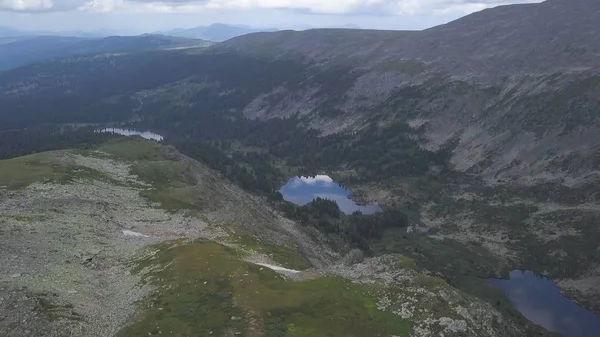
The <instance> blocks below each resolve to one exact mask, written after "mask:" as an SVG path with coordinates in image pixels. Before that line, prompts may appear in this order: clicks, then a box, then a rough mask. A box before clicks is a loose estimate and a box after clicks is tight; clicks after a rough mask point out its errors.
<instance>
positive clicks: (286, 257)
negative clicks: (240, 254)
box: [228, 236, 309, 270]
mask: <svg viewBox="0 0 600 337" xmlns="http://www.w3.org/2000/svg"><path fill="white" fill-rule="evenodd" d="M257 240H258V239H255V238H252V237H250V236H230V237H229V238H228V242H231V243H234V244H236V245H238V246H239V247H240V249H242V250H244V251H246V250H248V251H249V252H259V253H262V254H265V255H267V256H269V257H270V258H272V259H273V260H274V261H275V262H276V263H278V264H279V265H281V266H283V267H285V268H289V269H294V270H305V269H308V268H309V265H308V264H307V263H306V261H305V259H304V257H303V256H302V254H301V253H300V252H299V251H298V248H297V247H295V245H286V246H285V247H284V246H280V245H274V244H270V243H266V242H260V241H257Z"/></svg>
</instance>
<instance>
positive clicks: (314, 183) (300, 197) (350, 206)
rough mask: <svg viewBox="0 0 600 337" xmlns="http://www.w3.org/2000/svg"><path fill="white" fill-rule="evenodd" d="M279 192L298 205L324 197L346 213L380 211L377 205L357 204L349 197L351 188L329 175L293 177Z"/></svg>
mask: <svg viewBox="0 0 600 337" xmlns="http://www.w3.org/2000/svg"><path fill="white" fill-rule="evenodd" d="M279 192H280V193H281V194H282V195H283V198H284V199H285V200H287V201H290V202H293V203H294V204H296V205H306V204H308V203H309V202H311V201H312V200H314V199H316V198H323V199H329V200H332V201H335V202H336V203H337V204H338V206H339V207H340V210H341V211H342V212H344V213H345V214H352V213H354V212H356V211H360V212H362V213H363V214H372V213H375V212H377V211H379V206H377V205H358V204H356V203H355V202H354V201H352V200H351V199H350V198H348V196H349V195H350V190H348V189H346V188H344V187H342V186H340V185H339V184H336V183H335V182H333V179H331V178H330V177H329V176H327V175H317V176H314V177H295V178H292V179H290V180H289V181H288V183H287V184H285V186H283V187H282V188H281V189H280V190H279Z"/></svg>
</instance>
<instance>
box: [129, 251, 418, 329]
mask: <svg viewBox="0 0 600 337" xmlns="http://www.w3.org/2000/svg"><path fill="white" fill-rule="evenodd" d="M157 248H158V249H159V250H158V254H157V255H155V256H154V257H152V258H149V259H147V260H144V261H141V262H140V263H139V264H138V265H137V266H136V268H135V271H136V272H140V271H142V270H146V271H148V270H149V272H148V273H147V274H146V281H147V282H150V283H151V284H153V285H155V286H157V287H158V289H159V290H158V293H157V294H156V295H155V296H153V297H152V298H153V299H152V300H150V301H149V302H148V303H146V306H145V308H144V310H143V312H142V314H140V316H139V317H138V318H137V320H136V321H135V323H133V324H132V325H130V326H128V327H126V328H124V329H123V330H122V331H121V332H120V333H119V335H118V336H122V337H125V336H127V337H129V336H148V335H149V334H150V335H155V334H168V335H171V336H230V335H235V333H236V332H239V333H241V335H244V336H252V335H266V336H273V337H276V336H277V337H281V336H294V337H301V336H306V337H309V336H310V337H320V336H322V337H327V336H356V337H359V336H390V335H396V336H407V335H408V334H409V332H410V331H411V325H410V323H407V322H405V321H403V320H401V319H400V318H399V317H397V316H395V315H394V314H392V313H387V312H383V311H379V310H377V308H376V302H375V300H374V298H373V297H371V295H370V294H371V291H372V290H373V289H371V288H370V287H368V286H363V285H356V284H353V283H351V282H350V281H347V280H344V279H341V278H337V277H321V278H317V279H313V280H309V281H304V282H295V281H290V280H286V279H284V278H283V277H281V276H280V275H278V274H277V273H275V272H273V271H271V270H269V269H267V268H263V267H260V266H256V265H253V264H250V263H247V262H244V261H242V260H241V259H240V252H238V251H236V250H234V249H232V248H228V247H225V246H222V245H220V244H217V243H212V242H206V241H197V242H193V243H189V244H184V245H174V246H166V245H161V246H160V247H157Z"/></svg>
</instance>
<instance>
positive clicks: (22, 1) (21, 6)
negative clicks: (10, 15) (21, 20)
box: [0, 0, 54, 12]
mask: <svg viewBox="0 0 600 337" xmlns="http://www.w3.org/2000/svg"><path fill="white" fill-rule="evenodd" d="M53 6H54V4H53V3H52V0H0V10H7V11H15V12H41V11H47V10H49V9H51V8H52V7H53Z"/></svg>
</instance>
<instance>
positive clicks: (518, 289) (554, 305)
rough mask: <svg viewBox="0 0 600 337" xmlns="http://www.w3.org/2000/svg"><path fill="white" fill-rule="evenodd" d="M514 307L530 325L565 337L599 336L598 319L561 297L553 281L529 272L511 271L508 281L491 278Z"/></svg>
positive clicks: (599, 324)
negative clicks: (533, 324) (535, 325)
mask: <svg viewBox="0 0 600 337" xmlns="http://www.w3.org/2000/svg"><path fill="white" fill-rule="evenodd" d="M490 282H491V284H492V285H493V286H494V287H496V288H498V289H500V290H502V291H503V292H504V293H505V294H506V296H507V297H508V299H509V300H510V301H511V302H512V304H513V305H514V307H515V308H516V309H517V310H519V311H520V312H521V313H522V314H523V315H524V316H525V317H527V319H529V320H530V321H532V322H533V323H535V324H537V325H540V326H542V327H544V328H546V329H547V330H549V331H552V332H557V333H560V334H562V335H563V336H565V337H594V336H599V335H600V317H598V316H596V315H595V314H594V313H592V312H590V311H588V310H586V309H584V308H582V307H580V306H579V305H577V304H576V303H575V302H573V301H571V300H570V299H568V298H567V297H565V296H563V295H562V294H561V292H560V290H559V288H558V287H557V286H556V284H554V282H553V281H552V280H550V279H548V278H546V277H544V276H540V275H539V274H536V273H534V272H531V271H522V270H515V271H512V272H511V273H510V280H501V279H491V280H490Z"/></svg>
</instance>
